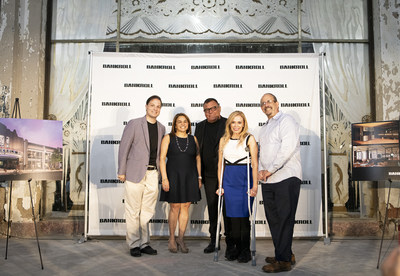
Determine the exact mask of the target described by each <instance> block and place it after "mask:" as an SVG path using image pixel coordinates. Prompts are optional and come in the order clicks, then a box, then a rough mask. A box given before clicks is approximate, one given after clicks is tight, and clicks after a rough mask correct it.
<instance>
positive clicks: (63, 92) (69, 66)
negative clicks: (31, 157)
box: [49, 0, 113, 122]
mask: <svg viewBox="0 0 400 276" xmlns="http://www.w3.org/2000/svg"><path fill="white" fill-rule="evenodd" d="M112 7H113V1H110V0H107V1H104V0H103V1H97V0H85V1H80V0H59V1H57V5H56V7H55V9H56V11H57V12H56V14H55V15H56V16H55V17H56V18H55V20H54V22H55V23H53V26H54V29H55V30H54V32H53V35H52V36H53V39H76V38H101V37H105V34H106V30H107V24H108V21H109V16H110V14H111V13H112ZM93 9H95V11H96V12H95V13H94V12H93ZM88 15H89V16H88ZM90 15H92V16H90ZM103 48H104V43H79V44H74V43H57V44H55V45H54V46H53V48H52V67H51V75H50V76H51V80H50V85H51V87H50V107H49V112H50V114H54V115H55V116H56V117H57V119H58V120H62V121H64V122H66V121H68V120H70V119H71V118H72V116H73V115H74V113H75V112H76V110H77V109H78V106H79V105H80V104H81V102H82V100H83V98H84V96H85V94H86V93H87V91H88V83H89V55H88V51H90V50H91V51H100V52H102V51H103Z"/></svg>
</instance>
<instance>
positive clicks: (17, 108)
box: [5, 98, 44, 269]
mask: <svg viewBox="0 0 400 276" xmlns="http://www.w3.org/2000/svg"><path fill="white" fill-rule="evenodd" d="M17 112H18V114H17ZM17 115H18V116H19V119H21V109H20V107H19V98H16V99H15V103H14V108H13V112H12V115H11V118H17ZM31 181H32V178H29V179H28V186H29V194H30V197H31V207H32V208H31V209H32V217H33V223H34V225H35V234H36V242H37V246H38V250H39V256H40V264H41V266H42V269H44V267H43V261H42V253H41V252H40V245H39V238H38V233H37V228H36V220H35V210H34V206H33V199H32V190H31ZM11 196H12V180H11V181H10V198H9V201H8V225H7V241H6V256H5V259H6V260H7V252H8V238H9V232H10V228H11Z"/></svg>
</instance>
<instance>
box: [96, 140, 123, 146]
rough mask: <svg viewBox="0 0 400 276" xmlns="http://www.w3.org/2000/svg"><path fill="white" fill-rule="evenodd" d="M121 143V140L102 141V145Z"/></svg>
mask: <svg viewBox="0 0 400 276" xmlns="http://www.w3.org/2000/svg"><path fill="white" fill-rule="evenodd" d="M120 142H121V141H120V140H100V144H102V145H119V143H120Z"/></svg>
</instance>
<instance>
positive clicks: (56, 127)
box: [0, 118, 63, 181]
mask: <svg viewBox="0 0 400 276" xmlns="http://www.w3.org/2000/svg"><path fill="white" fill-rule="evenodd" d="M62 143H63V138H62V122H61V121H49V120H32V119H11V118H0V181H8V180H28V179H29V178H32V179H34V180H61V179H62V173H63V164H62V161H63V147H62Z"/></svg>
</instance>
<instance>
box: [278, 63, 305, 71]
mask: <svg viewBox="0 0 400 276" xmlns="http://www.w3.org/2000/svg"><path fill="white" fill-rule="evenodd" d="M279 69H281V70H287V69H289V70H290V69H308V65H307V64H305V65H289V64H286V65H281V66H279Z"/></svg>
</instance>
